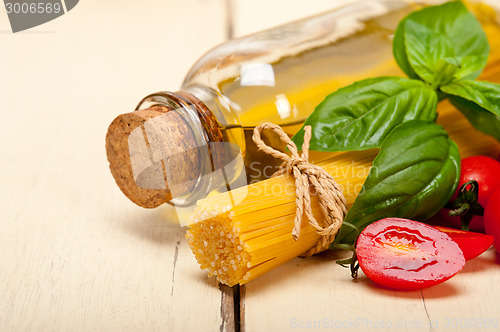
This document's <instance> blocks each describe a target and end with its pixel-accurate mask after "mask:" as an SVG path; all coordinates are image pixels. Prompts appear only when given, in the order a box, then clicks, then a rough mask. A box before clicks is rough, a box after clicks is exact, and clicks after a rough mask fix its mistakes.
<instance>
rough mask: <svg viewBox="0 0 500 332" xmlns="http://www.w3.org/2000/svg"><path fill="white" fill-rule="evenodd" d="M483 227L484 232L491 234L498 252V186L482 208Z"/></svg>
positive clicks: (499, 250) (499, 214) (499, 195)
mask: <svg viewBox="0 0 500 332" xmlns="http://www.w3.org/2000/svg"><path fill="white" fill-rule="evenodd" d="M484 228H485V230H486V234H489V235H492V236H493V238H494V240H493V246H494V247H495V249H496V251H497V252H500V188H498V189H497V190H495V191H494V192H493V193H492V194H491V196H490V200H489V201H488V204H486V207H485V208H484Z"/></svg>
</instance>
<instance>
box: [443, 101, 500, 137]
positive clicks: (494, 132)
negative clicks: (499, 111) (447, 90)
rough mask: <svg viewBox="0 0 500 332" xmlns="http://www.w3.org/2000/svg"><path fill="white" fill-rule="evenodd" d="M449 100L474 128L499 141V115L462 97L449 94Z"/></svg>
mask: <svg viewBox="0 0 500 332" xmlns="http://www.w3.org/2000/svg"><path fill="white" fill-rule="evenodd" d="M449 100H450V102H451V103H452V104H453V106H455V107H456V108H458V109H459V110H460V112H462V114H463V115H465V117H466V118H467V120H469V122H470V123H471V124H472V125H473V126H474V128H476V129H477V130H479V131H481V132H483V133H485V134H486V135H490V136H492V137H494V138H496V139H497V140H498V141H500V116H498V115H496V114H494V113H491V112H490V111H487V110H486V109H484V108H482V107H481V106H479V105H478V104H476V103H474V102H472V101H470V100H467V99H464V98H460V97H457V96H449ZM471 139H474V138H473V137H472V138H471Z"/></svg>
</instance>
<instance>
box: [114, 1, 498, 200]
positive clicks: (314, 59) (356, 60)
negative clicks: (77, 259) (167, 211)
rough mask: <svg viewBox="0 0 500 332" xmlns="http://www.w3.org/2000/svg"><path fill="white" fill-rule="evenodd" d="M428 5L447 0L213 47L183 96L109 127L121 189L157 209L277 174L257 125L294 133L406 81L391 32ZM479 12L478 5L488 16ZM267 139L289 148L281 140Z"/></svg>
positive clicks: (343, 16) (397, 5)
mask: <svg viewBox="0 0 500 332" xmlns="http://www.w3.org/2000/svg"><path fill="white" fill-rule="evenodd" d="M429 2H431V3H438V2H443V1H427V2H417V1H404V0H397V1H394V0H390V1H387V0H370V1H358V2H355V3H353V4H351V5H348V6H345V7H342V8H339V9H336V10H333V11H330V12H326V13H323V14H320V15H317V16H314V17H310V18H307V19H303V20H300V21H296V22H293V23H290V24H287V25H283V26H280V27H276V28H273V29H270V30H266V31H263V32H260V33H256V34H253V35H250V36H247V37H243V38H238V39H234V40H230V41H228V42H226V43H224V44H222V45H220V46H218V47H216V48H214V49H212V50H211V51H209V52H208V53H207V54H205V55H204V56H203V57H202V58H201V59H200V60H199V61H198V62H197V63H196V64H195V65H194V66H193V67H192V69H191V70H190V72H189V73H188V74H187V76H186V78H185V80H184V82H183V84H182V86H181V89H180V91H177V92H175V93H172V92H158V93H153V94H151V95H149V96H147V97H145V98H144V99H143V100H142V101H141V102H140V103H139V105H138V106H137V108H136V111H135V112H132V113H127V114H122V115H120V116H119V117H117V118H116V119H115V120H114V121H113V123H112V124H111V125H110V127H109V129H108V134H107V138H106V148H107V155H108V160H109V162H110V168H111V171H112V173H113V175H114V177H115V180H116V182H117V184H118V185H119V187H120V188H121V190H122V191H123V192H124V193H125V194H126V195H127V197H129V198H130V199H131V200H132V201H133V202H135V203H137V204H138V205H140V206H143V207H147V208H152V207H156V206H158V205H160V204H162V203H165V202H173V203H174V204H176V205H179V206H182V205H190V204H192V203H193V202H195V201H196V200H197V199H199V198H202V197H205V196H207V195H209V194H210V193H211V192H213V191H221V190H230V189H231V188H234V187H235V186H240V185H244V184H246V183H247V181H248V182H253V181H258V180H261V179H263V178H265V177H269V176H270V175H271V174H272V173H273V172H274V170H276V168H275V166H277V163H279V161H277V160H274V159H273V158H272V157H269V156H267V155H265V154H264V153H262V152H259V151H257V150H256V148H255V146H254V144H253V142H252V141H251V136H252V132H253V128H254V127H255V126H257V125H259V124H261V123H263V122H273V123H276V124H279V125H280V126H281V127H282V128H283V129H284V130H285V132H286V133H287V134H288V135H290V136H292V135H293V134H294V133H295V132H296V131H297V130H298V129H299V128H300V126H301V125H302V123H303V122H304V120H305V119H306V118H307V116H308V115H309V114H310V113H311V112H312V111H313V110H314V107H315V106H316V105H317V104H318V103H319V102H321V100H323V99H324V97H325V96H326V95H328V94H329V93H331V92H333V91H335V90H337V89H338V88H340V87H342V86H346V85H348V84H351V83H352V82H354V81H357V80H361V79H364V78H366V77H371V76H384V75H402V73H401V71H400V70H399V69H398V67H397V65H396V64H395V61H394V60H393V56H392V36H393V32H394V30H395V28H396V26H397V24H398V22H399V21H400V20H401V19H402V18H403V17H404V16H406V15H407V14H408V13H410V12H411V11H413V10H415V9H417V8H419V7H420V6H422V3H425V4H428V3H429ZM476 2H480V1H475V2H472V3H476ZM492 5H494V3H492ZM480 6H481V5H477V6H475V7H474V6H473V7H474V8H472V9H473V10H483V11H484V8H483V7H481V8H480ZM478 8H479V9H478ZM485 8H486V7H485ZM487 8H488V9H487V11H486V12H493V11H492V9H491V8H490V7H487ZM499 8H500V5H499V4H498V3H497V4H496V10H498V9H499ZM483 13H484V12H483ZM493 13H494V12H493ZM490 16H491V15H490ZM498 17H499V16H498V15H497V14H494V15H493V16H491V17H490V18H488V17H481V16H479V17H478V18H479V19H480V20H482V21H484V20H491V18H493V19H494V20H497V19H498ZM483 23H484V22H483ZM487 23H488V22H487ZM493 23H494V24H493ZM493 23H492V22H489V23H488V24H490V25H492V24H493V25H494V26H495V29H496V30H495V31H494V33H496V34H497V35H498V33H499V32H500V28H499V25H498V21H496V22H493ZM487 33H488V31H487ZM492 33H493V32H492ZM491 35H492V34H490V36H491ZM490 41H491V38H490ZM264 136H265V135H264ZM265 138H266V139H267V141H268V143H269V144H270V145H272V146H273V147H279V148H280V149H282V150H285V149H284V146H283V145H282V143H281V142H279V141H276V139H275V138H274V136H273V135H269V136H268V137H265ZM311 158H312V159H314V158H315V155H314V154H312V155H311ZM318 158H319V157H318Z"/></svg>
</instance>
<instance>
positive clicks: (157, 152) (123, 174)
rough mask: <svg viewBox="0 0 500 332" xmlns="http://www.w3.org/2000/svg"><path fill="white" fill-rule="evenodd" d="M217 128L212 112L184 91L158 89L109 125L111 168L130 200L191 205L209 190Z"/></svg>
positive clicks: (218, 157) (219, 156)
mask: <svg viewBox="0 0 500 332" xmlns="http://www.w3.org/2000/svg"><path fill="white" fill-rule="evenodd" d="M218 143H222V134H221V130H220V128H219V126H218V124H217V120H216V119H215V117H214V116H213V114H212V112H211V111H210V110H209V109H208V108H207V107H206V106H205V105H204V104H203V103H202V102H201V101H200V100H198V99H197V98H195V97H194V96H192V95H190V94H187V93H185V92H177V93H171V92H159V93H155V94H152V95H149V96H147V97H146V98H144V99H143V100H142V101H141V102H140V103H139V105H138V106H137V108H136V110H135V111H134V112H131V113H126V114H121V115H120V116H118V117H117V118H116V119H115V120H114V121H113V122H112V123H111V125H110V126H109V128H108V133H107V136H106V152H107V156H108V161H109V163H110V168H111V172H112V174H113V176H114V178H115V180H116V182H117V184H118V186H119V187H120V189H121V190H122V191H123V193H124V194H125V195H126V196H127V197H128V198H129V199H130V200H132V201H133V202H134V203H136V204H138V205H139V206H142V207H146V208H154V207H157V206H159V205H161V204H163V203H166V202H170V203H172V204H175V205H176V206H186V205H191V204H193V203H194V202H196V200H197V199H199V198H201V197H203V196H205V195H206V194H207V193H208V192H210V191H211V188H212V187H213V184H214V182H217V180H216V179H214V174H215V173H216V172H214V170H216V169H218V168H220V167H222V163H223V160H224V155H223V154H224V151H223V150H222V149H217V148H214V147H217V145H218Z"/></svg>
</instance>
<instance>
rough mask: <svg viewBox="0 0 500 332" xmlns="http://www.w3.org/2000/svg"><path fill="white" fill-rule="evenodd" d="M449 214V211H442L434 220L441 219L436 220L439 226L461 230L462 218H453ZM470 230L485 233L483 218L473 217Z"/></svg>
mask: <svg viewBox="0 0 500 332" xmlns="http://www.w3.org/2000/svg"><path fill="white" fill-rule="evenodd" d="M448 212H450V210H449V209H441V210H440V211H439V213H438V214H437V215H436V216H435V218H434V219H436V218H438V217H439V219H441V221H437V220H436V222H437V223H438V224H439V225H446V226H449V227H452V228H457V229H460V228H461V227H462V221H461V220H460V217H452V216H450V215H448ZM426 222H427V221H426ZM469 230H470V231H472V232H478V233H484V222H483V217H481V216H474V217H472V220H471V221H470V223H469Z"/></svg>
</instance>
